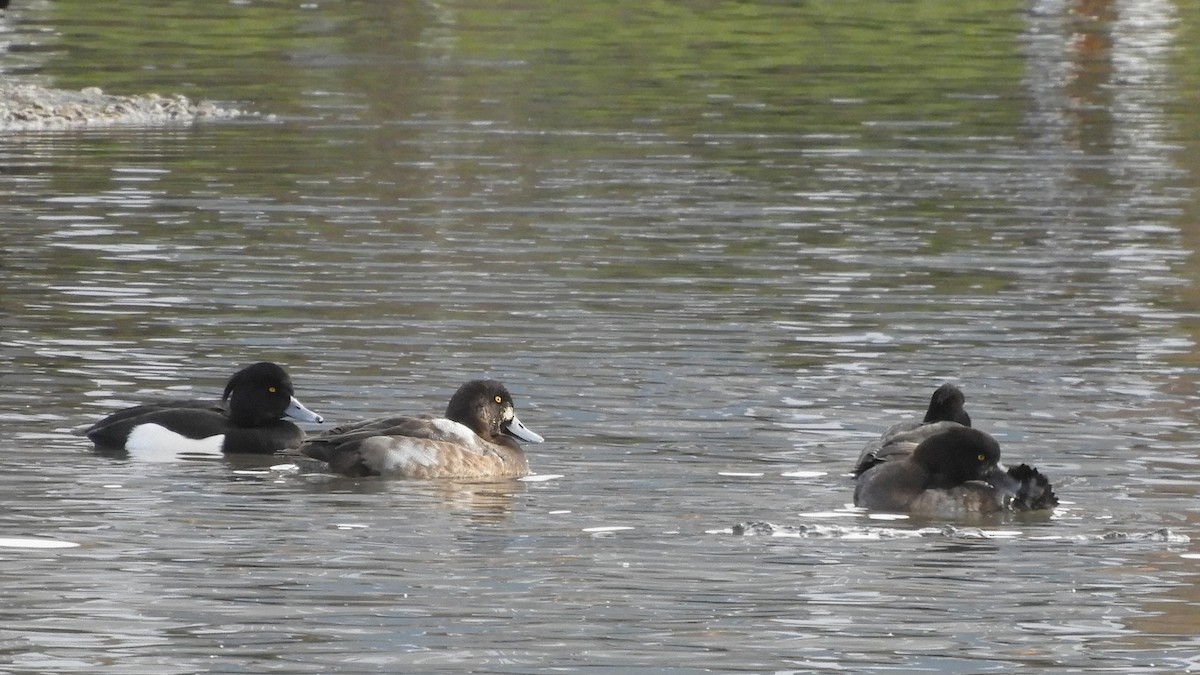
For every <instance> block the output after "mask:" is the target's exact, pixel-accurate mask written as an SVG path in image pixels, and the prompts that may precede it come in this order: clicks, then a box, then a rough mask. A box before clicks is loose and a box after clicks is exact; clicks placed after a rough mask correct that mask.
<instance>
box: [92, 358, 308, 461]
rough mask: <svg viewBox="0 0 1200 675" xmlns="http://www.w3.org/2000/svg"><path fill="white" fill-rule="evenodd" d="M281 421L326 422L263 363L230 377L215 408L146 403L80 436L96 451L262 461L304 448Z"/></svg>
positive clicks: (277, 370) (294, 429)
mask: <svg viewBox="0 0 1200 675" xmlns="http://www.w3.org/2000/svg"><path fill="white" fill-rule="evenodd" d="M285 416H286V417H290V418H292V419H294V420H297V421H301V422H315V423H317V424H320V423H322V422H324V421H325V420H324V418H323V417H321V416H320V415H318V414H316V413H314V412H313V411H311V410H309V409H308V408H307V407H305V406H304V404H303V403H301V402H300V401H299V400H297V399H296V396H295V390H294V388H293V386H292V379H291V377H289V376H288V373H287V371H286V370H284V368H283V366H280V365H279V364H276V363H272V362H269V361H263V362H260V363H255V364H252V365H249V366H246V367H245V368H242V369H241V370H239V371H237V372H236V373H234V374H233V376H232V377H230V378H229V381H228V382H227V383H226V385H225V391H224V393H223V394H222V395H221V400H220V401H219V402H212V401H193V400H164V401H155V402H150V403H145V404H142V405H139V406H134V407H132V408H126V409H124V410H119V411H117V412H115V413H112V414H111V415H109V416H107V417H105V418H104V419H102V420H100V421H99V422H96V423H95V424H93V425H92V426H91V427H89V428H88V429H87V430H86V431H84V434H85V435H86V436H87V437H88V438H89V439H90V440H91V441H92V443H94V444H95V446H96V449H97V450H100V451H109V452H112V451H116V452H125V453H129V454H142V455H152V454H155V453H160V452H174V453H201V454H216V453H224V454H258V455H263V454H274V453H279V452H285V451H288V450H293V451H294V450H296V449H298V448H299V447H300V445H301V443H303V441H304V438H305V434H304V430H303V429H301V428H300V427H298V426H296V425H295V424H293V423H292V422H290V421H287V420H285V419H283V418H284V417H285Z"/></svg>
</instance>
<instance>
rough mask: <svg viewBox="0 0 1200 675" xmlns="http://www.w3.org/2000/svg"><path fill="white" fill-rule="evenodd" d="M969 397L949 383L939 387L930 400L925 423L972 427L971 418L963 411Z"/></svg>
mask: <svg viewBox="0 0 1200 675" xmlns="http://www.w3.org/2000/svg"><path fill="white" fill-rule="evenodd" d="M966 402H967V397H966V396H963V393H962V389H959V388H958V387H956V386H954V385H953V384H950V383H949V382H947V383H946V384H943V385H942V386H940V387H938V388H937V390H936V391H934V392H933V396H931V397H930V398H929V409H928V410H926V411H925V419H924V420H922V421H923V422H925V423H929V422H958V423H959V424H961V425H963V426H964V427H969V426H971V417H970V415H968V414H967V411H966V410H963V405H964V404H965V403H966Z"/></svg>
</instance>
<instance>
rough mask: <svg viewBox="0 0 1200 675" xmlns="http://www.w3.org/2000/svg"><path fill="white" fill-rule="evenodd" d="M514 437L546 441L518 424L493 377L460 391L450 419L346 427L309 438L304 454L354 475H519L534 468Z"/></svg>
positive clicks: (394, 419)
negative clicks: (530, 467)
mask: <svg viewBox="0 0 1200 675" xmlns="http://www.w3.org/2000/svg"><path fill="white" fill-rule="evenodd" d="M516 438H520V439H523V440H526V441H529V442H531V443H540V442H541V441H542V437H541V436H539V435H537V434H535V433H534V432H532V431H530V430H529V429H526V428H525V426H524V425H523V424H521V421H520V420H519V419H517V416H516V413H515V411H514V409H513V402H512V396H510V395H509V393H508V390H507V389H505V388H504V385H502V384H500V383H499V382H496V381H495V380H472V381H470V382H467V383H466V384H464V385H463V386H461V387H459V389H458V391H457V392H455V394H454V396H453V397H452V398H451V399H450V404H449V405H447V406H446V415H445V417H441V418H435V417H432V416H428V415H423V416H418V417H387V418H381V419H373V420H366V421H363V422H357V423H352V424H347V425H343V426H340V427H338V428H336V429H332V430H330V431H329V432H327V433H324V434H322V435H320V436H318V437H316V438H312V439H310V440H309V441H308V442H306V443H305V444H304V445H303V446H302V447H301V448H300V452H302V453H304V454H305V455H308V456H309V457H313V458H316V459H319V460H322V461H324V462H327V463H328V464H329V468H330V469H331V470H333V471H335V472H337V473H341V474H345V475H349V476H391V477H397V478H456V479H463V480H481V479H495V478H519V477H521V476H525V475H528V473H529V465H528V463H527V462H526V460H525V453H524V452H523V451H522V450H521V446H520V445H518V444H517V441H516V440H515V439H516Z"/></svg>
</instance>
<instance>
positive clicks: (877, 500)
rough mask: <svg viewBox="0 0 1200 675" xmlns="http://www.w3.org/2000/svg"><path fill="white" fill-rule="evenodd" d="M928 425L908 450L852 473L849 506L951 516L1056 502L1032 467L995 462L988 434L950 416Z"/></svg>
mask: <svg viewBox="0 0 1200 675" xmlns="http://www.w3.org/2000/svg"><path fill="white" fill-rule="evenodd" d="M932 427H933V428H931V429H930V430H928V431H927V432H926V437H925V438H924V439H923V440H921V441H920V443H918V444H917V446H916V448H914V449H913V450H912V453H911V454H910V455H907V456H900V457H898V458H894V459H890V460H888V461H886V462H882V463H880V464H877V465H875V466H873V467H871V468H869V469H867V470H866V471H864V472H863V473H862V474H861V475H860V476H859V477H858V479H857V485H856V486H855V488H854V505H855V506H860V507H863V508H867V509H871V510H874V511H893V512H901V513H914V514H923V515H943V516H954V515H964V514H987V513H996V512H1000V511H1036V510H1041V509H1051V508H1054V507H1055V506H1057V505H1058V498H1057V497H1056V496H1055V494H1054V490H1053V489H1052V488H1051V486H1050V481H1049V480H1048V479H1047V478H1046V476H1044V475H1043V474H1041V473H1040V472H1039V471H1038V470H1037V469H1034V468H1033V467H1030V466H1028V465H1026V464H1022V465H1020V466H1017V467H1014V468H1011V469H1006V468H1005V467H1004V466H1003V465H1002V464H1000V444H999V443H997V442H996V439H994V438H992V437H991V436H990V435H988V434H986V433H984V432H982V431H980V430H978V429H972V428H971V427H966V426H963V425H961V424H958V423H956V422H938V423H936V424H934V425H932Z"/></svg>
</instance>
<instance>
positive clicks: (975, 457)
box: [912, 427, 1000, 485]
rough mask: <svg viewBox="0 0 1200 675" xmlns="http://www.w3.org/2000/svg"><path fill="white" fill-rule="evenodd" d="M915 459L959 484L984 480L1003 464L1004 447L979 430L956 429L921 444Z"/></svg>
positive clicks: (935, 473) (938, 474) (941, 433)
mask: <svg viewBox="0 0 1200 675" xmlns="http://www.w3.org/2000/svg"><path fill="white" fill-rule="evenodd" d="M912 460H913V461H914V462H917V463H918V464H921V465H922V466H924V467H925V468H926V470H928V471H929V473H930V474H931V475H936V476H940V477H941V478H942V479H944V480H946V481H948V482H949V483H950V484H952V485H958V484H960V483H965V482H966V481H969V480H982V479H984V478H985V477H986V476H987V475H988V474H989V472H990V471H991V470H992V469H993V468H995V467H996V465H997V464H998V463H999V462H1000V444H999V443H997V442H996V439H994V438H992V437H991V436H989V435H988V434H986V433H984V432H982V431H980V430H978V429H972V428H970V427H953V428H950V429H946V430H945V431H942V432H940V433H937V434H935V435H933V436H930V437H929V438H926V439H925V440H924V441H921V444H920V445H918V446H917V448H916V449H915V450H913V454H912Z"/></svg>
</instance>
